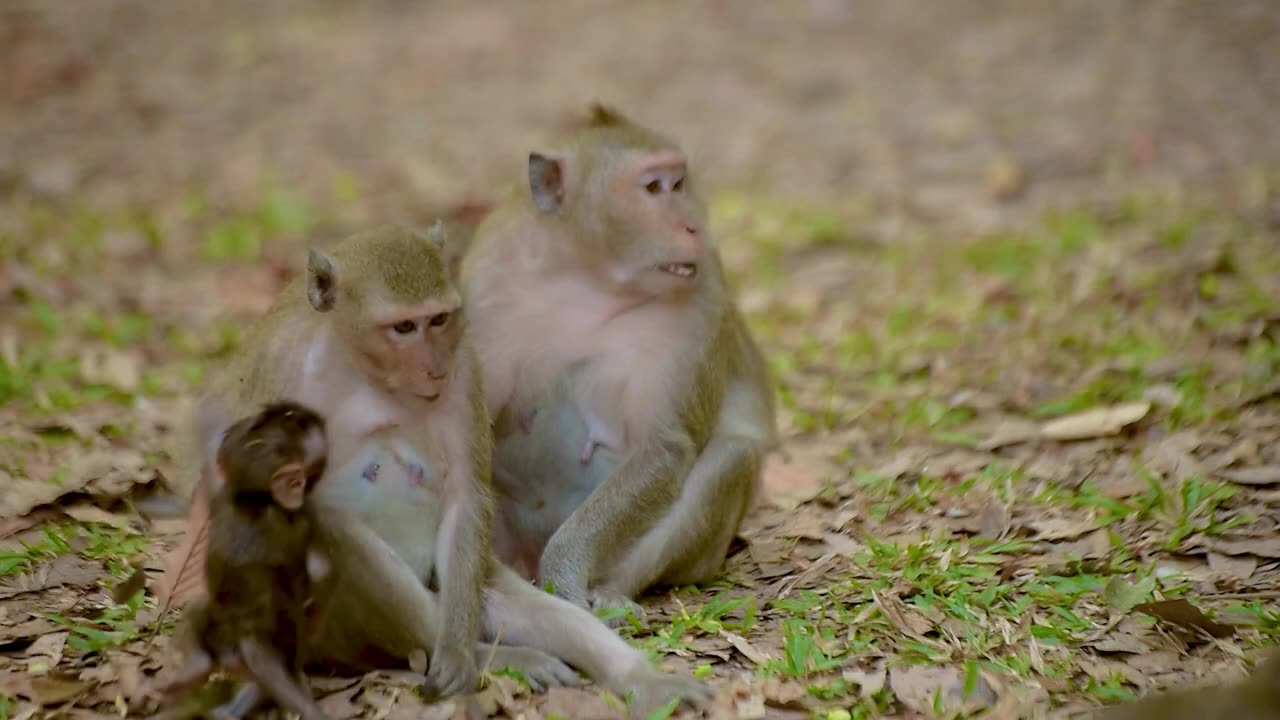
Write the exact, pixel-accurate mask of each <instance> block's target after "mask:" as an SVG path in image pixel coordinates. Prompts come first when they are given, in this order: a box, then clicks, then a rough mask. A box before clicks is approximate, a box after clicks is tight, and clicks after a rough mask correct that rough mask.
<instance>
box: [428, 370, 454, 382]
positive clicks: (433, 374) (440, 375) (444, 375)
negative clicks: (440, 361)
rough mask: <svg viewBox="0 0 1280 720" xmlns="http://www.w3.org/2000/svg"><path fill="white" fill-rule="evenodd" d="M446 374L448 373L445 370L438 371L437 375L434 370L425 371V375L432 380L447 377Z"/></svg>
mask: <svg viewBox="0 0 1280 720" xmlns="http://www.w3.org/2000/svg"><path fill="white" fill-rule="evenodd" d="M448 375H449V371H447V370H446V371H445V372H442V373H440V374H439V375H437V374H436V372H435V371H434V370H428V371H427V377H429V378H431V379H432V380H443V379H445V378H446V377H448Z"/></svg>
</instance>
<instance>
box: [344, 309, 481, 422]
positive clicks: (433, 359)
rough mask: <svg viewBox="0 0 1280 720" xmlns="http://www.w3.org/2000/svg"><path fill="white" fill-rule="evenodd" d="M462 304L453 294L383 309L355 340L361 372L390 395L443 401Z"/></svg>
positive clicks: (457, 337)
mask: <svg viewBox="0 0 1280 720" xmlns="http://www.w3.org/2000/svg"><path fill="white" fill-rule="evenodd" d="M460 305H461V302H460V300H459V299H458V297H457V294H456V293H453V292H452V291H450V293H448V296H447V297H446V298H444V299H440V300H433V301H428V302H425V303H418V304H414V305H399V306H396V307H390V308H383V309H381V310H380V311H379V312H378V313H376V314H375V315H374V316H373V317H370V318H369V319H368V320H367V321H366V322H365V323H364V326H365V330H364V332H362V333H360V337H359V338H358V339H357V340H356V343H357V347H358V353H357V356H358V357H357V360H358V362H359V363H360V365H361V366H362V367H361V370H363V372H364V373H365V374H366V375H367V376H368V377H369V379H370V380H372V381H373V382H375V383H376V384H378V385H380V386H381V387H383V388H384V389H385V390H387V391H388V392H390V393H393V394H396V395H409V396H412V397H416V398H419V399H422V400H426V401H428V402H434V401H435V400H437V399H439V397H440V396H441V395H442V394H443V393H444V391H445V388H446V387H447V386H448V383H449V376H450V373H451V372H452V371H453V366H454V355H455V354H456V353H457V349H458V343H459V341H460V340H461V337H462V328H461V318H460V317H459V314H460V313H459V308H460Z"/></svg>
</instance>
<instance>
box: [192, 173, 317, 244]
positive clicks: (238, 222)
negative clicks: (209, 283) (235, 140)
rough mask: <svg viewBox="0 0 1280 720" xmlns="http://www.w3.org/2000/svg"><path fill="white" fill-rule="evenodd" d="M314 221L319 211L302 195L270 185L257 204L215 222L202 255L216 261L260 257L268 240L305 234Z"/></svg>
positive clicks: (209, 229)
mask: <svg viewBox="0 0 1280 720" xmlns="http://www.w3.org/2000/svg"><path fill="white" fill-rule="evenodd" d="M314 222H315V213H314V212H313V211H312V209H311V208H310V207H309V206H308V205H307V204H306V203H305V202H303V201H302V200H301V199H300V198H298V197H296V196H295V195H293V194H291V193H288V192H286V191H284V190H282V189H279V188H276V187H267V188H265V189H264V191H263V193H262V198H261V200H260V202H259V203H258V205H257V206H256V207H251V208H249V209H247V210H240V211H235V212H231V213H229V214H227V215H226V216H225V217H223V218H221V219H219V220H217V221H216V222H214V223H213V224H212V226H210V227H209V228H208V230H206V231H205V234H204V237H203V238H202V239H201V241H200V254H201V256H202V257H203V258H204V259H205V260H209V261H214V262H226V261H239V262H244V261H252V260H256V259H257V258H258V257H259V255H260V254H261V252H262V246H263V243H265V242H266V241H267V240H270V239H271V238H273V237H276V236H280V235H295V234H300V233H303V232H305V231H306V230H307V229H308V228H309V227H311V226H312V224H313V223H314Z"/></svg>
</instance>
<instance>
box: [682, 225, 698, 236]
mask: <svg viewBox="0 0 1280 720" xmlns="http://www.w3.org/2000/svg"><path fill="white" fill-rule="evenodd" d="M684 231H685V232H687V233H689V234H690V235H692V236H694V237H698V228H696V227H690V226H689V225H685V226H684Z"/></svg>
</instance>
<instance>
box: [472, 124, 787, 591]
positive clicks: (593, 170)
mask: <svg viewBox="0 0 1280 720" xmlns="http://www.w3.org/2000/svg"><path fill="white" fill-rule="evenodd" d="M462 279H463V280H462V281H463V288H464V293H465V305H466V307H467V312H468V320H469V323H470V328H471V329H472V331H473V337H474V339H475V345H476V350H477V354H478V356H479V357H480V359H481V365H482V368H483V374H484V378H485V391H486V392H485V396H486V398H485V399H486V402H487V404H488V408H489V413H490V416H491V417H492V418H494V420H495V441H496V451H495V454H494V481H495V485H496V488H497V490H498V494H499V512H500V519H499V523H498V527H497V531H496V538H495V542H496V543H497V546H498V551H499V554H500V556H502V557H503V558H504V559H506V560H508V561H509V562H511V563H512V564H514V565H516V566H517V567H520V568H523V569H524V571H525V572H526V574H527V575H530V576H533V575H536V576H537V577H538V578H539V581H540V584H543V585H544V586H545V585H547V584H550V586H552V588H553V590H554V592H555V593H556V594H558V595H560V596H562V597H564V598H566V599H568V600H570V601H572V602H574V603H576V604H578V605H581V606H584V607H609V606H615V607H616V606H630V607H634V603H633V602H632V599H633V598H635V597H636V596H637V595H638V594H640V593H641V592H642V591H644V590H645V589H646V588H648V587H650V586H652V585H656V584H684V583H693V582H698V581H703V580H707V579H708V578H711V577H713V576H715V575H716V574H718V573H719V572H720V570H721V568H722V566H723V563H724V559H725V555H726V553H727V549H728V546H729V543H730V542H731V540H732V539H733V536H734V535H735V534H736V532H737V529H738V526H739V524H740V523H741V521H742V517H743V515H744V514H745V513H746V511H747V509H748V507H749V505H750V503H751V501H752V500H753V498H754V495H755V493H756V491H757V486H758V484H759V478H760V470H761V465H762V463H763V460H764V456H765V454H766V452H767V451H768V450H769V448H770V447H771V446H772V444H773V443H774V438H775V430H774V398H773V389H772V386H771V382H770V379H769V376H768V373H767V371H766V366H765V363H764V360H763V358H762V357H761V355H760V352H759V350H758V349H757V347H756V345H755V343H754V342H753V341H752V338H751V336H750V335H749V333H748V331H747V328H746V326H745V324H744V323H743V321H742V318H741V316H740V315H739V313H738V311H737V309H736V308H735V307H734V304H733V301H732V299H731V297H730V294H729V292H728V290H727V288H726V285H725V279H724V274H723V271H722V269H721V264H720V258H719V255H718V253H717V250H716V248H715V246H714V243H713V242H712V239H711V237H710V235H709V234H708V232H707V222H706V211H705V208H704V206H703V203H702V201H701V199H700V197H699V195H698V193H697V191H696V189H695V185H694V183H693V181H692V179H691V177H690V175H689V167H688V161H687V160H686V158H685V155H684V153H683V152H682V151H681V150H680V148H679V147H678V146H677V145H676V143H674V142H673V141H672V140H670V139H668V138H667V137H664V136H663V135H661V134H659V133H657V132H654V131H652V130H649V129H647V128H645V127H642V126H640V125H638V124H636V123H634V122H631V121H629V120H628V119H626V118H625V117H623V116H621V115H620V114H618V113H617V112H614V111H612V110H609V109H606V108H603V107H601V106H598V105H597V106H593V108H592V111H591V118H590V120H589V121H588V122H587V123H586V124H585V126H583V127H580V128H578V129H577V130H575V131H574V132H572V133H571V134H570V135H569V136H568V137H567V138H566V139H565V141H564V142H563V143H562V144H561V145H560V147H558V148H557V149H556V150H554V151H548V152H533V153H530V155H529V167H528V180H527V182H525V183H522V184H521V186H520V187H519V188H517V190H516V191H515V192H514V193H513V194H512V195H511V196H510V197H509V198H507V199H506V200H505V202H504V203H503V204H501V205H499V206H498V207H497V208H496V209H495V210H494V212H493V213H492V214H491V215H490V216H489V217H488V218H486V219H485V221H484V222H483V223H482V224H481V226H480V227H479V228H478V229H477V231H476V235H475V238H474V239H473V241H472V245H471V247H470V249H469V250H468V252H467V255H466V257H465V259H464V260H463V267H462Z"/></svg>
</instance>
